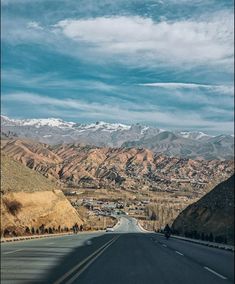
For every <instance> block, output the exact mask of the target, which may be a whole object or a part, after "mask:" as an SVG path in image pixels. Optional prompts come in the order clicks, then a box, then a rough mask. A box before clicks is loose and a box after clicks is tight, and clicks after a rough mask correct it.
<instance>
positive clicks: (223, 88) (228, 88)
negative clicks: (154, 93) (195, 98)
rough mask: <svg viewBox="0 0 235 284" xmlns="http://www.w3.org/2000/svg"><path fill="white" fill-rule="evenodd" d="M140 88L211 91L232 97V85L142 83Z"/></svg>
mask: <svg viewBox="0 0 235 284" xmlns="http://www.w3.org/2000/svg"><path fill="white" fill-rule="evenodd" d="M139 85H140V86H146V87H157V88H165V89H171V90H176V89H189V90H190V89H191V90H194V89H196V90H197V89H207V90H211V91H216V92H219V93H220V94H221V93H224V94H227V95H231V96H233V95H234V86H233V85H205V84H195V83H176V82H157V83H142V84H139Z"/></svg>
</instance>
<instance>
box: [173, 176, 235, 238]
mask: <svg viewBox="0 0 235 284" xmlns="http://www.w3.org/2000/svg"><path fill="white" fill-rule="evenodd" d="M173 228H174V229H175V230H177V231H178V232H179V233H180V234H193V235H198V236H201V235H203V236H206V235H209V234H212V235H213V236H214V239H215V240H217V241H224V240H226V239H227V241H228V242H229V243H234V175H233V176H231V177H230V178H229V179H227V180H226V181H224V182H222V183H220V184H219V185H217V186H216V187H215V188H214V189H213V190H212V191H210V192H209V193H208V194H206V195H205V196H204V197H202V198H201V199H200V200H198V201H197V202H196V203H193V204H191V205H189V206H188V207H187V208H186V209H185V210H184V211H183V212H181V213H180V214H179V216H178V217H177V218H176V220H175V221H174V223H173Z"/></svg>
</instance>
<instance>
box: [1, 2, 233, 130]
mask: <svg viewBox="0 0 235 284" xmlns="http://www.w3.org/2000/svg"><path fill="white" fill-rule="evenodd" d="M233 34H234V30H233V1H230V0H224V1H223V0H217V1H216V0H155V1H153V0H115V1H113V0H103V1H102V0H101V1H96V0H63V1H62V0H2V113H3V114H4V115H7V116H10V117H13V118H47V117H59V118H63V119H65V120H69V121H76V122H82V123H86V122H93V121H99V120H102V121H107V122H122V123H126V124H130V123H141V124H147V125H153V126H157V127H161V128H165V129H184V130H186V129H188V130H202V131H204V132H207V133H211V134H216V133H233V128H234V123H233V116H234V101H233V95H234V87H233V83H234V82H233V61H234V53H233Z"/></svg>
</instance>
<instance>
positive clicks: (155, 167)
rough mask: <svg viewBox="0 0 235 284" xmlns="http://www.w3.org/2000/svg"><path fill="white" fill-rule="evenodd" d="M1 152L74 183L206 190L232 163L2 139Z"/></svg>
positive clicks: (228, 172) (144, 151) (145, 151)
mask: <svg viewBox="0 0 235 284" xmlns="http://www.w3.org/2000/svg"><path fill="white" fill-rule="evenodd" d="M1 147H2V149H1V150H2V152H3V153H5V154H7V155H8V156H10V157H12V158H13V159H15V160H17V161H19V162H21V163H22V164H24V165H26V166H27V167H29V168H31V169H33V170H35V171H37V172H39V173H41V174H43V175H44V176H46V177H48V178H50V179H53V180H55V181H57V182H60V183H63V184H66V185H69V186H73V187H78V188H82V187H93V188H107V189H110V188H114V189H115V188H120V189H124V190H132V191H137V192H138V190H139V189H140V188H141V189H150V190H154V191H158V190H163V191H165V190H172V191H174V192H178V191H179V192H180V191H186V192H193V193H195V194H198V193H202V192H205V190H206V188H207V186H208V184H210V183H212V182H215V181H221V180H224V179H225V178H226V177H228V176H229V175H231V174H232V173H233V165H234V163H233V160H231V161H219V160H211V161H200V160H191V159H185V158H184V159H182V158H172V157H167V156H163V155H158V154H155V153H154V152H152V151H150V150H148V149H137V148H129V149H127V148H108V147H103V148H100V147H95V146H87V145H86V146H84V145H80V144H60V145H47V144H42V143H39V142H34V141H29V140H22V139H9V140H6V139H5V140H2V143H1Z"/></svg>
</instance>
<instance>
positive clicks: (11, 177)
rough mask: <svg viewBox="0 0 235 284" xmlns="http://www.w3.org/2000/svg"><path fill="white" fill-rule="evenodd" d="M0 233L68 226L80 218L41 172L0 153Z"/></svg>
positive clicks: (78, 221)
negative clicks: (42, 226)
mask: <svg viewBox="0 0 235 284" xmlns="http://www.w3.org/2000/svg"><path fill="white" fill-rule="evenodd" d="M1 193H2V198H1V235H2V234H4V232H5V234H6V232H11V233H13V235H14V234H17V235H22V234H24V233H25V231H26V228H28V229H29V230H32V229H33V230H34V231H35V232H36V230H38V229H39V227H40V226H41V225H44V227H45V229H46V228H47V229H49V228H55V229H56V230H58V227H59V230H60V229H63V228H66V227H67V228H70V227H71V226H73V225H74V224H75V223H76V222H77V223H78V224H81V223H82V221H81V219H80V217H79V215H78V213H77V212H76V210H75V209H74V208H73V207H72V206H71V205H70V203H69V201H68V200H67V199H66V198H65V196H64V194H63V193H62V191H61V190H60V189H59V188H58V187H57V186H56V185H55V183H54V182H52V181H49V180H48V179H46V178H45V177H43V176H42V175H40V174H38V173H36V172H35V171H33V170H31V169H29V168H27V167H25V166H24V165H22V164H21V163H19V162H17V161H14V160H12V158H10V157H8V156H7V155H5V154H3V153H2V155H1Z"/></svg>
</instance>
